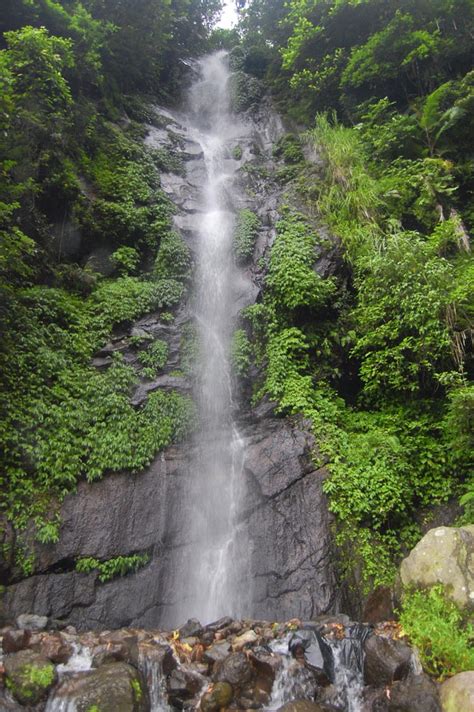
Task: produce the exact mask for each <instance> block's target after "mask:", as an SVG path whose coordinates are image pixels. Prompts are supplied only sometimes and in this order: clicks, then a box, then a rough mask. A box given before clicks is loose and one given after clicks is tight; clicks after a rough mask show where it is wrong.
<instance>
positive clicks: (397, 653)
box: [364, 635, 412, 685]
mask: <svg viewBox="0 0 474 712" xmlns="http://www.w3.org/2000/svg"><path fill="white" fill-rule="evenodd" d="M364 649H365V660H364V680H365V683H366V684H367V685H390V684H391V683H392V682H393V681H394V680H402V679H403V678H405V677H406V676H407V675H408V673H409V672H410V663H411V658H412V651H411V648H409V647H408V645H405V643H402V642H401V641H399V640H391V639H390V638H383V637H382V636H378V635H373V636H372V637H370V638H369V639H368V640H367V641H366V642H365V646H364Z"/></svg>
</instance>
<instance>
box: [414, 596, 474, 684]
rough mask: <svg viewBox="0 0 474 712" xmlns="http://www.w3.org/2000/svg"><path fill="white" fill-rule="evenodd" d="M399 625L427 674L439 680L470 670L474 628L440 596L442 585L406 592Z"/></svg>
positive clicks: (472, 663)
mask: <svg viewBox="0 0 474 712" xmlns="http://www.w3.org/2000/svg"><path fill="white" fill-rule="evenodd" d="M400 623H401V624H402V627H403V630H404V631H405V633H406V634H407V635H408V637H409V639H410V642H411V643H412V645H416V647H417V649H418V652H419V654H420V657H421V662H422V663H423V667H424V669H425V670H426V671H427V672H428V673H429V674H430V675H434V676H435V677H437V678H439V679H441V680H442V679H443V678H445V677H448V676H450V675H455V674H456V673H458V672H464V671H465V670H472V669H473V667H474V649H473V647H472V640H473V638H474V628H473V626H472V624H471V623H468V622H467V621H466V620H465V619H464V618H463V616H462V614H461V612H460V611H459V609H458V608H457V607H456V605H455V604H454V603H453V602H452V601H450V600H448V599H447V598H446V597H445V596H444V594H443V587H442V586H434V587H433V588H431V589H429V590H428V591H414V592H412V593H406V594H405V595H404V598H403V604H402V610H401V612H400Z"/></svg>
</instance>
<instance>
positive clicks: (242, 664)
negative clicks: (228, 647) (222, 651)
mask: <svg viewBox="0 0 474 712" xmlns="http://www.w3.org/2000/svg"><path fill="white" fill-rule="evenodd" d="M253 675H254V673H253V668H252V665H251V664H250V662H249V660H248V658H247V656H246V655H245V654H244V653H232V654H231V655H229V656H228V657H227V658H225V660H223V661H222V662H221V663H219V664H218V665H217V666H216V671H215V672H214V676H213V677H214V680H215V681H216V682H228V683H229V684H230V685H232V687H233V688H234V689H239V688H242V687H244V686H245V685H246V684H248V683H249V682H250V681H251V680H252V678H253Z"/></svg>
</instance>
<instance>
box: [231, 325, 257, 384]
mask: <svg viewBox="0 0 474 712" xmlns="http://www.w3.org/2000/svg"><path fill="white" fill-rule="evenodd" d="M231 359H232V366H233V370H234V372H235V373H236V374H237V375H238V376H241V377H244V376H246V375H247V374H248V369H249V366H250V364H251V359H252V345H251V343H250V341H249V339H248V336H247V334H246V333H245V330H244V329H237V330H236V331H234V334H233V337H232V344H231Z"/></svg>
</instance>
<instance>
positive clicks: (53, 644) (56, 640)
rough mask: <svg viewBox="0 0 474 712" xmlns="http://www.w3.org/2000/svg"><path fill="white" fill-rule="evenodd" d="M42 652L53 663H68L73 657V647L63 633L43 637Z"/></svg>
mask: <svg viewBox="0 0 474 712" xmlns="http://www.w3.org/2000/svg"><path fill="white" fill-rule="evenodd" d="M40 652H41V654H42V655H44V656H45V657H46V658H49V660H51V661H52V662H53V663H56V664H58V665H59V664H60V663H66V662H67V661H68V660H69V658H70V657H71V655H72V652H73V650H72V645H71V644H70V643H68V641H67V640H66V639H65V638H64V637H63V636H62V635H61V633H50V634H48V635H45V636H43V638H42V639H41V643H40Z"/></svg>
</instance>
